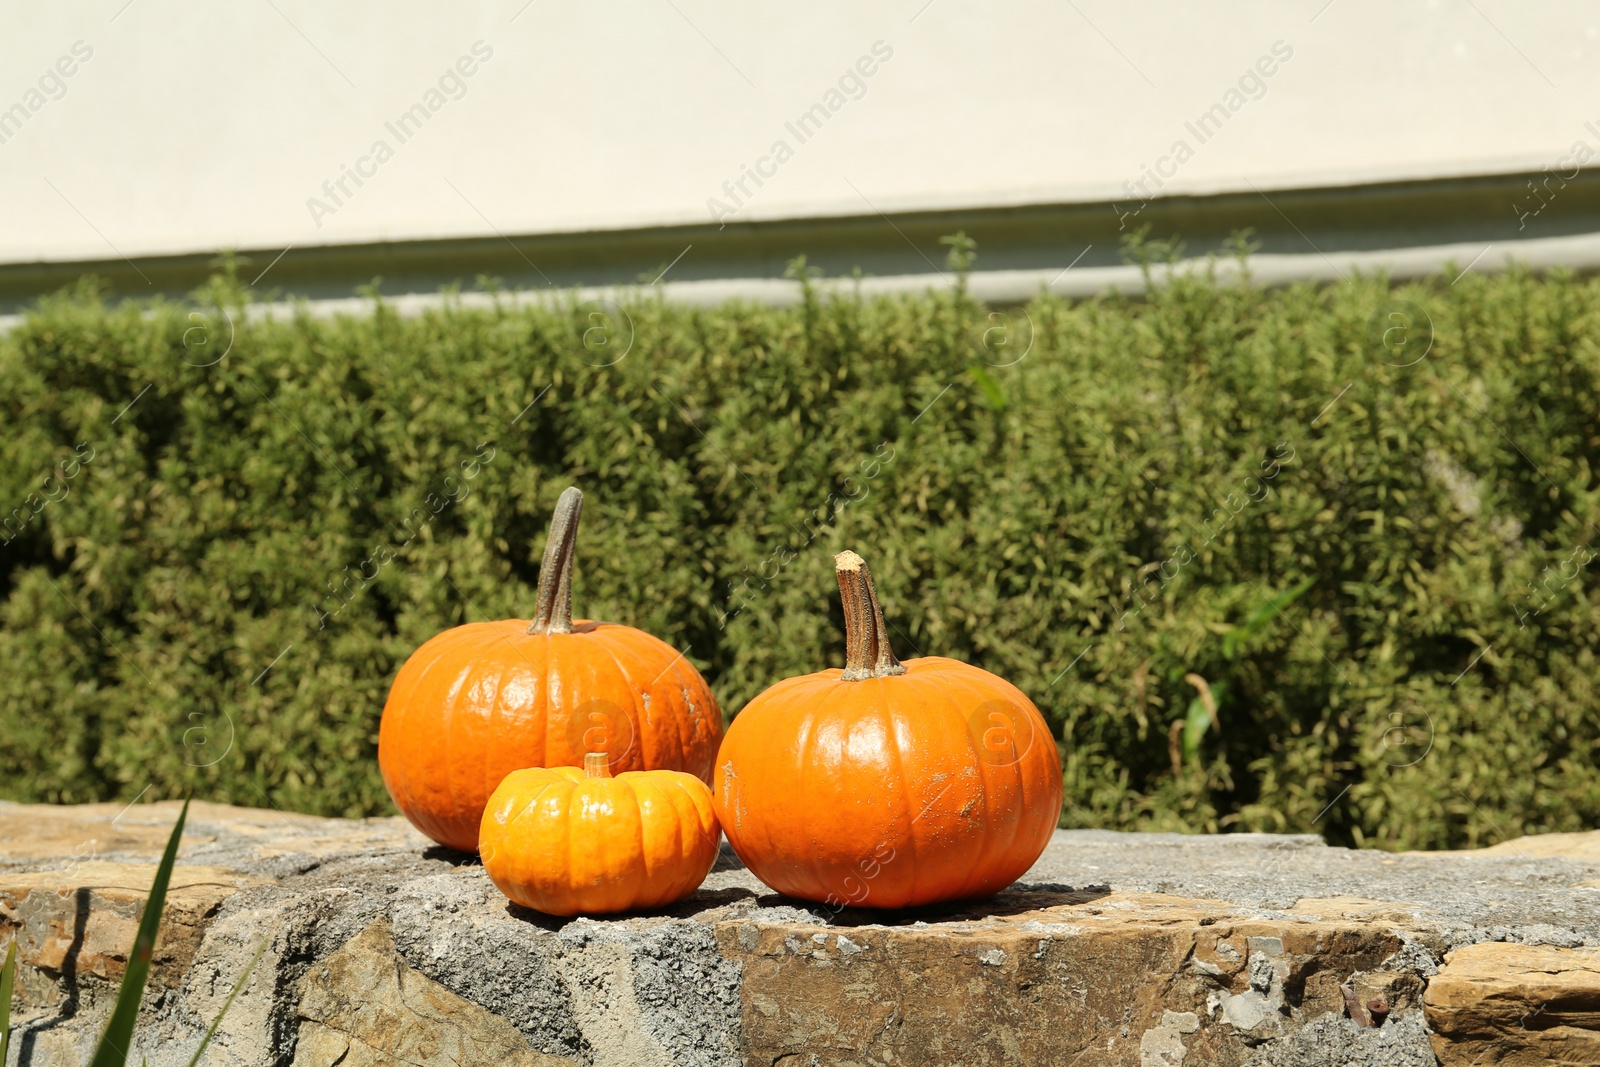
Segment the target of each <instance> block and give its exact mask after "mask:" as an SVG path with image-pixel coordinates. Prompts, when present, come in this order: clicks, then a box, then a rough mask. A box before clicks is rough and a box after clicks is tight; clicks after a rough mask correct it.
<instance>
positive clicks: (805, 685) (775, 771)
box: [714, 552, 1061, 908]
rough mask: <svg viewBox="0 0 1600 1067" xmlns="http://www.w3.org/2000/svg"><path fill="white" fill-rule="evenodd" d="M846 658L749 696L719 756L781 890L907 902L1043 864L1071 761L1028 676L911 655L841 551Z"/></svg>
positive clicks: (737, 817) (720, 789)
mask: <svg viewBox="0 0 1600 1067" xmlns="http://www.w3.org/2000/svg"><path fill="white" fill-rule="evenodd" d="M835 565H836V567H837V570H838V578H839V589H840V592H841V593H842V594H843V598H844V619H845V649H846V660H845V668H844V670H842V671H840V670H837V669H831V670H824V671H819V672H818V673H816V674H808V675H805V676H803V677H798V678H789V679H786V680H784V681H782V682H779V683H778V684H777V685H774V686H773V687H772V688H770V689H768V690H767V691H766V692H764V693H762V694H760V695H759V696H757V697H756V698H755V699H754V700H752V701H750V703H749V704H747V705H746V706H745V708H744V710H743V711H741V712H740V713H739V714H738V716H737V717H735V718H734V720H733V725H732V726H730V727H729V728H728V734H727V737H726V738H725V739H724V740H723V742H722V750H721V752H720V753H719V754H718V756H717V775H716V780H715V783H714V784H715V790H716V805H717V817H718V819H719V820H720V821H721V823H722V829H723V832H724V833H726V834H727V835H728V841H729V843H730V844H732V846H733V849H734V851H735V852H737V853H738V854H739V858H740V859H741V860H743V861H744V864H745V866H746V867H748V868H749V869H750V871H751V873H753V874H754V875H755V876H756V877H757V878H759V879H761V880H762V881H763V882H765V883H766V884H767V885H769V886H771V887H772V888H773V889H775V890H777V891H778V892H780V893H783V894H786V895H788V896H792V897H799V898H801V899H803V900H813V901H819V902H822V903H825V904H830V905H833V906H835V907H844V906H846V905H854V906H860V907H872V908H900V907H910V906H913V905H918V904H932V903H937V902H940V901H948V900H961V899H970V898H975V897H983V896H988V895H990V894H992V893H995V892H998V891H999V890H1001V889H1003V888H1005V887H1006V886H1008V885H1010V884H1011V883H1012V882H1013V881H1015V880H1016V879H1017V878H1018V877H1020V876H1021V875H1022V874H1023V873H1024V872H1025V871H1026V870H1027V869H1028V868H1029V867H1031V866H1032V865H1033V863H1034V861H1035V860H1037V859H1038V858H1039V855H1040V854H1041V853H1042V852H1043V851H1044V848H1045V845H1046V844H1048V843H1049V841H1050V835H1051V833H1052V832H1053V831H1054V830H1055V827H1056V821H1057V819H1058V818H1059V816H1060V814H1061V764H1060V760H1059V757H1058V755H1057V752H1056V745H1055V740H1054V739H1053V738H1052V737H1051V736H1050V728H1049V726H1048V725H1047V724H1046V723H1045V720H1044V717H1043V716H1042V715H1040V714H1039V709H1038V708H1036V707H1034V705H1033V702H1032V701H1031V700H1029V699H1028V698H1027V697H1026V696H1024V695H1023V694H1022V692H1021V691H1020V690H1019V689H1017V687H1016V686H1014V685H1012V684H1011V683H1010V682H1007V681H1005V680H1004V679H1002V678H999V677H996V676H995V675H993V674H990V673H989V672H988V671H985V670H981V669H979V668H977V667H974V666H971V665H970V664H966V663H961V662H959V661H957V660H952V659H944V658H942V657H938V656H929V657H926V658H923V659H913V660H908V661H906V662H905V663H904V664H902V663H901V662H900V661H899V660H897V659H896V658H895V656H894V652H893V651H892V650H891V649H890V647H889V637H888V632H887V629H886V628H885V625H884V621H883V611H882V609H881V608H880V607H879V604H878V594H877V590H876V589H875V588H874V586H873V583H872V576H871V574H870V573H869V572H868V571H867V568H866V564H865V563H864V562H863V561H862V559H861V557H860V556H858V555H856V554H855V553H854V552H842V553H840V554H839V555H838V556H837V557H835Z"/></svg>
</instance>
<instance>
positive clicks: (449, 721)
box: [378, 489, 722, 852]
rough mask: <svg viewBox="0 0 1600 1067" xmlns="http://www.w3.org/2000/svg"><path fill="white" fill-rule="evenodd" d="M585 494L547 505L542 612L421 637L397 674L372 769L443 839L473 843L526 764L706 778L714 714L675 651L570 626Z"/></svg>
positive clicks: (602, 625)
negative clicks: (490, 808)
mask: <svg viewBox="0 0 1600 1067" xmlns="http://www.w3.org/2000/svg"><path fill="white" fill-rule="evenodd" d="M582 511H583V494H582V493H581V492H579V491H578V490H577V489H568V490H567V491H566V492H564V493H562V494H561V499H560V500H559V501H558V502H557V503H556V513H555V518H554V519H553V520H552V521H551V524H550V540H549V543H548V544H547V545H546V546H545V553H544V562H543V564H542V565H541V567H540V569H539V594H538V616H537V618H535V619H534V620H533V621H532V622H531V623H530V622H528V621H527V620H524V619H506V620H503V621H500V622H474V623H467V624H466V625H464V626H457V627H455V628H454V629H451V630H446V631H445V632H444V633H442V634H439V635H438V636H436V637H433V638H431V639H429V640H428V641H427V642H425V643H424V644H423V645H422V647H421V648H419V649H417V650H416V651H415V652H413V653H412V654H411V657H410V658H409V659H407V660H406V662H405V663H404V665H402V666H401V668H400V671H399V673H398V674H397V675H396V676H395V680H394V685H393V686H391V687H390V689H389V699H388V701H387V702H386V703H385V704H384V707H383V719H382V722H381V723H380V725H379V727H378V766H379V768H380V769H381V770H382V772H383V784H384V785H385V786H386V787H388V790H389V796H390V797H392V798H393V799H394V803H395V807H397V808H399V809H400V812H401V814H403V815H405V817H406V818H408V819H410V820H411V822H412V824H413V825H414V826H416V828H417V829H419V830H421V831H422V832H423V833H425V834H427V835H428V836H429V837H431V838H433V840H435V841H437V842H439V844H441V845H446V846H448V847H450V848H454V849H460V850H461V851H463V852H470V851H472V850H473V849H476V848H477V847H478V828H479V825H480V824H481V823H482V821H483V809H484V805H485V804H487V803H488V801H489V794H490V793H492V792H494V789H495V787H496V786H498V785H499V784H500V780H501V779H502V778H504V777H505V776H506V775H507V774H508V773H510V772H511V771H514V770H518V769H520V768H524V767H555V766H570V765H575V764H579V763H581V762H583V759H584V754H585V753H586V752H591V751H600V750H605V751H608V752H610V753H612V756H611V766H612V768H613V769H614V770H617V771H630V770H659V769H666V770H675V771H686V772H688V773H689V774H693V775H695V776H697V777H699V778H700V779H701V780H703V781H710V778H711V768H712V764H713V761H714V759H715V757H716V752H717V745H718V743H719V742H720V741H721V740H722V712H721V710H720V709H719V708H718V707H717V701H716V698H715V697H713V696H712V695H711V690H710V689H709V688H708V687H707V686H706V682H705V679H704V678H702V677H701V676H700V672H699V671H697V670H695V668H694V665H693V664H691V663H689V661H688V660H686V659H684V657H683V654H682V653H680V652H679V651H678V650H677V649H675V648H673V647H672V646H671V645H669V644H667V643H666V642H665V641H662V640H660V639H659V638H656V637H652V636H651V635H650V634H647V633H645V632H644V631H643V630H636V629H634V628H632V627H631V626H622V625H619V624H617V623H613V622H590V621H587V620H583V619H580V620H578V621H577V622H574V621H573V619H572V559H573V551H574V548H575V546H576V543H577V535H578V519H579V516H580V515H581V513H582Z"/></svg>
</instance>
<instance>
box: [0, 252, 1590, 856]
mask: <svg viewBox="0 0 1600 1067" xmlns="http://www.w3.org/2000/svg"><path fill="white" fill-rule="evenodd" d="M956 252H957V259H958V261H959V259H960V255H961V253H962V252H963V250H962V249H961V248H959V247H958V248H957V249H956ZM961 265H962V264H961V263H960V262H958V263H957V266H958V267H959V266H961ZM1147 269H1156V270H1160V269H1161V268H1150V267H1149V266H1148V263H1147ZM1158 280H1160V279H1158ZM245 294H246V290H245V289H244V288H243V287H242V286H240V285H238V284H237V283H236V282H235V281H233V280H232V279H231V278H229V277H226V276H221V277H218V278H216V279H214V280H213V282H212V283H211V284H210V285H209V286H208V287H207V288H206V289H204V290H202V291H200V292H199V293H197V294H195V301H194V303H193V304H190V305H184V306H177V305H172V304H160V305H156V306H154V307H145V308H142V309H140V308H134V307H130V306H126V305H119V306H116V307H111V306H108V305H107V304H105V303H103V302H102V301H101V300H100V299H99V297H98V295H97V293H96V292H95V290H94V289H93V288H92V286H87V285H86V286H83V287H80V288H79V289H77V290H76V291H73V292H70V293H64V294H62V295H60V296H57V297H54V298H51V299H49V300H47V301H45V302H43V303H42V304H41V305H40V306H39V308H38V309H37V311H36V312H35V313H33V314H31V315H29V316H28V318H27V320H26V322H25V323H24V324H23V325H21V326H20V327H18V328H17V329H15V330H14V331H13V332H12V333H11V334H10V335H9V336H7V337H5V338H4V339H3V341H0V412H3V420H4V426H5V428H6V432H5V433H4V435H3V436H0V457H3V459H0V519H3V520H4V521H5V523H6V524H7V525H6V526H5V529H4V530H3V531H0V538H4V539H5V543H4V545H3V546H0V601H3V605H4V607H3V612H4V614H3V616H0V664H3V667H0V728H3V733H4V737H5V743H4V746H3V747H0V794H3V795H4V796H6V797H9V798H13V799H18V800H50V801H87V800H93V799H103V798H112V797H125V798H132V797H133V796H134V795H136V794H138V793H139V792H140V791H141V790H143V789H145V788H146V787H147V786H149V787H152V788H153V791H154V793H156V794H157V795H173V794H175V793H178V792H180V791H183V790H188V789H192V790H194V791H195V792H196V794H197V795H200V796H205V797H210V798H215V799H218V800H227V801H232V802H236V803H241V804H250V805H258V806H259V805H266V804H269V803H270V804H273V805H276V806H280V807H283V808H286V809H295V810H301V811H314V812H323V813H330V814H347V815H356V814H370V813H386V812H388V811H389V810H391V809H390V807H389V803H388V799H387V797H386V795H385V793H384V790H383V786H382V784H381V782H380V780H379V777H378V773H377V766H376V761H375V758H374V748H375V743H376V737H377V726H378V716H379V712H380V710H381V708H382V706H383V700H384V696H385V693H386V690H387V686H388V683H389V680H390V678H391V677H392V676H393V674H394V672H395V670H396V668H397V667H398V666H399V664H400V662H401V661H402V660H403V659H404V657H405V656H406V654H407V653H408V651H409V650H411V649H413V648H415V647H416V646H417V645H418V644H419V643H421V642H422V641H423V640H425V639H426V638H428V637H429V636H431V635H432V634H434V633H436V632H438V631H439V630H441V629H443V628H445V627H449V626H453V625H456V624H459V623H462V622H465V621H468V620H475V619H484V618H498V617H509V616H517V617H526V616H527V614H528V613H529V612H530V611H531V606H532V603H533V587H534V583H535V580H536V577H537V571H538V559H539V554H540V551H541V549H542V547H543V531H544V527H545V523H546V521H547V518H548V515H549V512H550V509H551V507H552V505H553V504H554V501H555V498H556V495H557V494H558V493H559V492H560V490H561V489H562V488H563V487H564V486H566V485H568V484H577V485H579V486H581V487H582V488H583V489H584V490H585V491H586V493H587V494H588V496H587V506H586V508H585V513H584V528H583V537H582V540H581V542H580V547H579V556H578V572H577V579H576V588H575V602H576V605H577V608H578V611H579V613H580V614H583V615H587V616H591V617H601V618H609V619H614V620H617V621H621V622H626V623H630V624H633V625H637V626H641V627H644V628H646V629H648V630H650V631H652V632H654V633H656V634H658V635H660V636H662V637H663V638H665V639H666V640H668V641H671V642H673V643H674V644H676V645H677V646H678V647H679V648H683V649H686V650H687V654H688V656H689V658H690V659H691V660H692V661H694V662H695V663H696V664H697V665H698V666H700V668H701V669H702V670H703V671H704V672H705V673H706V675H707V677H708V679H709V680H710V682H711V684H712V686H713V687H714V689H715V690H716V692H717V693H718V695H719V697H720V698H721V700H722V702H723V708H724V712H725V713H727V714H732V713H735V712H737V710H738V709H739V708H740V706H742V705H743V704H744V703H745V702H746V701H747V700H749V699H750V698H751V697H752V696H753V695H755V694H756V693H757V692H759V691H760V690H761V689H763V688H764V687H766V686H767V685H769V684H771V683H772V682H774V681H776V680H778V679H780V678H782V677H785V676H787V675H790V674H794V673H799V672H806V671H812V670H816V669H819V668H821V667H824V666H829V665H837V664H839V663H840V662H842V654H843V652H842V645H843V642H842V637H841V634H840V612H839V606H838V594H837V590H836V587H835V585H834V581H833V577H832V564H831V556H832V554H833V553H834V552H837V551H839V550H841V549H843V548H846V547H850V548H854V549H857V550H859V551H861V552H862V553H863V554H864V555H865V556H866V557H867V559H868V560H869V562H870V563H871V564H872V567H873V571H874V574H875V575H876V576H877V580H878V584H879V588H880V591H881V593H882V595H883V598H884V600H885V603H886V606H887V609H888V611H889V613H890V619H891V622H892V623H893V626H894V629H893V631H892V633H893V634H894V637H895V641H896V642H897V644H898V651H899V653H900V654H901V655H902V656H903V657H904V656H914V655H917V654H927V655H947V656H954V657H957V658H961V659H966V660H970V661H972V662H974V663H977V664H980V665H981V666H983V667H986V668H988V669H989V670H992V671H995V672H997V673H1000V674H1002V675H1005V676H1006V677H1008V678H1010V679H1011V680H1013V681H1014V682H1016V683H1017V684H1018V685H1020V686H1021V687H1022V689H1023V690H1024V691H1026V692H1027V693H1029V694H1030V695H1031V696H1033V698H1034V699H1035V700H1036V701H1037V702H1038V704H1039V705H1040V707H1041V708H1042V709H1043V710H1044V711H1045V713H1046V715H1047V716H1048V717H1049V719H1050V721H1051V723H1052V724H1053V726H1054V727H1055V729H1056V730H1057V732H1058V736H1060V737H1061V738H1062V739H1063V742H1064V743H1063V745H1062V753H1063V757H1064V761H1065V769H1066V778H1067V795H1068V798H1069V802H1068V806H1067V809H1066V813H1065V816H1064V822H1065V824H1066V825H1069V826H1100V827H1108V828H1119V829H1132V828H1142V829H1187V830H1216V829H1239V830H1264V831H1315V832H1320V833H1323V834H1325V835H1327V836H1328V837H1329V838H1330V839H1332V840H1335V841H1344V842H1351V841H1353V842H1356V843H1361V844H1376V845H1381V846H1384V847H1441V846H1471V845H1481V844H1487V843H1490V842H1492V841H1497V840H1501V839H1504V838H1505V837H1508V836H1514V835H1516V834H1520V833H1526V832H1535V831H1548V830H1575V829H1581V828H1586V827H1591V826H1594V825H1596V822H1597V818H1600V770H1597V768H1596V747H1597V744H1600V699H1597V693H1596V687H1595V681H1594V677H1595V671H1594V666H1595V649H1596V644H1597V633H1600V628H1597V627H1596V625H1595V607H1594V605H1595V603H1596V599H1595V598H1594V597H1593V596H1592V593H1591V588H1592V582H1593V575H1592V572H1591V569H1590V568H1589V567H1588V563H1589V559H1590V556H1591V552H1590V550H1589V548H1588V547H1587V546H1588V545H1589V544H1590V543H1591V539H1592V538H1593V536H1594V533H1595V527H1594V526H1593V525H1592V523H1593V521H1594V520H1595V518H1596V516H1597V515H1600V509H1597V501H1596V489H1595V486H1594V477H1593V475H1592V473H1591V467H1592V466H1593V464H1594V463H1595V460H1596V455H1597V447H1600V446H1597V422H1596V414H1597V412H1600V395H1597V394H1600V378H1597V372H1600V348H1597V341H1596V338H1597V337H1600V285H1597V283H1596V282H1595V281H1593V280H1584V279H1576V278H1573V277H1569V276H1562V275H1556V276H1550V277H1544V278H1538V277H1533V276H1530V275H1529V274H1526V273H1511V274H1504V275H1498V276H1494V277H1482V276H1478V275H1468V276H1466V277H1463V278H1461V279H1460V280H1459V281H1457V282H1456V283H1455V284H1453V285H1451V284H1446V282H1445V281H1444V280H1438V281H1434V282H1429V283H1424V284H1418V285H1412V286H1407V287H1399V288H1396V287H1393V286H1390V285H1388V284H1386V283H1385V282H1384V281H1383V280H1381V279H1364V280H1356V281H1352V282H1348V283H1345V284H1340V285H1336V286H1332V287H1328V288H1311V287H1295V288H1289V289H1281V290H1272V291H1265V290H1262V289H1259V288H1254V287H1251V286H1248V285H1244V286H1241V285H1234V284H1223V283H1221V282H1219V281H1217V280H1216V279H1215V278H1214V277H1208V276H1206V275H1204V274H1203V273H1202V274H1201V275H1198V276H1188V277H1179V276H1169V277H1166V278H1165V279H1164V284H1162V285H1159V286H1157V287H1156V289H1155V290H1154V292H1153V294H1152V295H1151V296H1150V297H1148V298H1141V299H1139V300H1132V299H1125V298H1119V297H1116V296H1109V297H1106V298H1103V299H1096V300H1089V301H1085V302H1080V303H1067V302H1063V301H1060V300H1056V299H1039V300H1037V301H1035V302H1033V303H1031V304H1029V305H1028V306H1026V307H1025V308H1011V309H1002V308H989V307H985V306H983V305H981V304H979V303H978V302H976V301H974V300H973V299H971V298H970V297H969V296H968V295H967V294H966V291H965V288H964V286H963V284H962V283H961V281H960V280H959V279H958V280H956V281H955V284H953V285H952V286H951V288H950V289H949V290H947V291H943V292H938V293H933V294H928V295H925V296H916V297H902V298H894V299H863V298H860V297H859V296H858V295H854V292H853V290H852V289H851V288H850V287H849V286H848V285H846V286H843V287H840V288H837V289H832V288H830V289H823V288H820V287H819V286H817V285H816V284H813V283H810V282H807V283H806V284H805V285H804V300H803V301H802V302H801V303H800V304H798V305H796V306H794V307H790V308H783V309H773V308H766V307H755V306H742V305H729V306H726V307H722V308H718V309H715V310H705V309H697V308H689V307H682V306H674V305H668V304H665V303H662V302H659V301H656V300H652V299H650V298H649V297H644V296H641V297H637V298H635V302H633V303H629V304H626V305H625V306H623V307H621V308H617V307H613V306H602V305H599V304H580V303H578V302H577V300H576V298H575V297H569V298H560V299H555V300H553V301H552V302H551V303H549V304H547V305H545V306H541V307H536V308H529V307H522V306H515V305H513V304H512V303H511V302H509V301H502V302H501V304H500V305H499V306H497V307H495V308H493V309H483V308H478V309H469V308H466V307H463V306H460V305H459V304H450V305H449V306H446V307H444V308H442V309H439V310H434V311H430V312H428V313H426V314H423V315H421V316H419V317H411V318H404V317H400V316H398V315H397V314H396V313H395V311H394V310H393V308H391V307H389V306H387V305H384V304H382V303H381V302H375V306H374V311H373V313H372V314H371V315H370V316H367V317H360V318H342V319H336V320H328V319H319V318H312V317H310V316H308V315H304V314H301V315H299V316H297V317H294V318H293V319H292V320H279V321H269V320H268V319H267V318H265V317H263V316H262V315H260V314H255V313H252V312H251V311H250V309H249V307H248V306H247V297H246V295H245ZM258 310H259V309H258ZM1430 322H1431V326H1429V325H1427V324H1428V323H1430ZM1424 351H1425V352H1426V355H1425V356H1423V352H1424ZM1308 582H1309V584H1307V583H1308ZM1301 587H1304V588H1303V590H1301V592H1300V593H1299V595H1298V596H1296V595H1292V594H1294V592H1295V591H1296V590H1297V589H1301Z"/></svg>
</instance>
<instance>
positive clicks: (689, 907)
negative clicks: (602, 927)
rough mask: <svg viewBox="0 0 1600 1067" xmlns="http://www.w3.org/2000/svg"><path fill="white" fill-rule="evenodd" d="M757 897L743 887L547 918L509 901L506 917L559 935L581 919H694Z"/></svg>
mask: <svg viewBox="0 0 1600 1067" xmlns="http://www.w3.org/2000/svg"><path fill="white" fill-rule="evenodd" d="M755 896H756V893H755V890H753V889H747V888H745V887H743V886H734V887H732V888H729V889H697V890H695V891H694V892H693V893H691V894H689V895H688V896H686V897H684V898H683V899H682V900H680V901H677V902H676V903H673V904H666V905H663V906H662V907H659V908H640V909H638V910H636V911H618V912H612V913H609V914H606V915H547V914H545V913H544V912H542V911H535V910H534V909H533V908H525V907H523V906H522V905H521V904H516V903H513V902H511V901H509V900H508V901H506V914H507V915H509V916H511V917H512V918H513V919H515V920H517V921H518V922H522V923H527V924H528V925H529V926H537V927H538V928H539V929H541V930H548V931H549V932H551V933H559V932H560V931H561V930H562V929H564V928H565V927H566V926H567V924H568V923H571V922H575V921H577V920H578V919H588V920H589V921H590V922H626V921H627V920H629V919H691V918H693V917H694V916H696V915H699V914H701V913H702V912H707V911H711V910H713V909H715V908H721V907H726V906H727V905H729V904H736V903H738V902H739V901H741V900H751V899H754V898H755Z"/></svg>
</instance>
